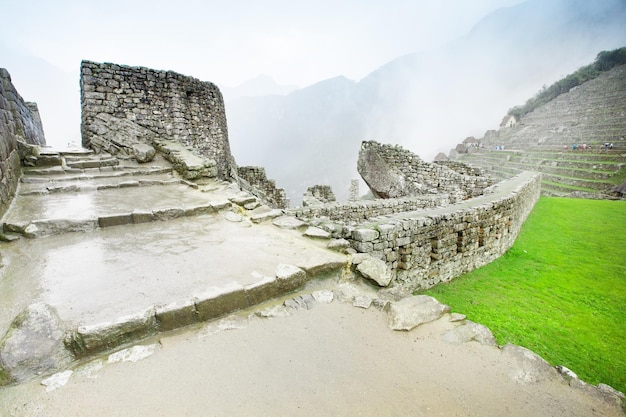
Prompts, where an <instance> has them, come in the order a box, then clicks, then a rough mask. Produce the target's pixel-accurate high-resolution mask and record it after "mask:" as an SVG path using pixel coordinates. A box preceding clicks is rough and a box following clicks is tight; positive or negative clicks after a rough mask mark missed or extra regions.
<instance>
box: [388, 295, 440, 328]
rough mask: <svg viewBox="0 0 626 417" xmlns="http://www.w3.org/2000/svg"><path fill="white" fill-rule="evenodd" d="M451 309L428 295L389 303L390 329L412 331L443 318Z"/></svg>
mask: <svg viewBox="0 0 626 417" xmlns="http://www.w3.org/2000/svg"><path fill="white" fill-rule="evenodd" d="M448 311H450V307H448V306H447V305H444V304H441V303H439V302H438V301H437V300H435V299H434V298H432V297H429V296H427V295H415V296H411V297H407V298H404V299H402V300H400V301H394V302H391V303H389V306H388V308H387V313H388V315H389V327H390V328H391V329H392V330H411V329H414V328H415V327H417V326H419V325H420V324H423V323H428V322H431V321H434V320H437V319H439V318H441V316H443V315H444V314H445V313H447V312H448Z"/></svg>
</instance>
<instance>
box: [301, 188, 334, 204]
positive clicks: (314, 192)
mask: <svg viewBox="0 0 626 417" xmlns="http://www.w3.org/2000/svg"><path fill="white" fill-rule="evenodd" d="M335 201H337V198H336V197H335V193H333V190H332V188H331V187H330V185H314V186H312V187H309V188H308V189H307V190H306V192H305V193H304V195H303V199H302V206H303V207H309V206H316V205H320V204H327V203H333V202H335Z"/></svg>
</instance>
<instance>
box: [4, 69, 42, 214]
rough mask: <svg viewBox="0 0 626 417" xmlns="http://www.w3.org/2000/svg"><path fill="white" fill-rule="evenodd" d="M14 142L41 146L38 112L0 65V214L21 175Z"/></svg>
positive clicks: (17, 152)
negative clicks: (20, 93)
mask: <svg viewBox="0 0 626 417" xmlns="http://www.w3.org/2000/svg"><path fill="white" fill-rule="evenodd" d="M18 143H21V144H28V145H44V144H45V143H46V138H45V136H44V133H43V127H42V125H41V119H40V117H39V111H38V110H37V105H36V104H35V103H26V102H25V101H24V100H23V99H22V97H21V96H20V95H19V93H18V92H17V90H16V89H15V87H14V86H13V83H12V82H11V75H10V74H9V72H8V71H7V70H6V69H4V68H0V217H2V215H3V214H4V212H5V211H6V210H7V208H8V206H9V204H10V202H11V199H12V198H13V196H14V195H15V190H16V189H17V183H18V180H19V177H20V174H21V168H20V152H19V148H18Z"/></svg>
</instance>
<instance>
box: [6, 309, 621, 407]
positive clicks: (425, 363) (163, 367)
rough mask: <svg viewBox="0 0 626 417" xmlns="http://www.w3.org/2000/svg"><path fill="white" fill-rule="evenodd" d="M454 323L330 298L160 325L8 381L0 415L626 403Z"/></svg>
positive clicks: (447, 319)
mask: <svg viewBox="0 0 626 417" xmlns="http://www.w3.org/2000/svg"><path fill="white" fill-rule="evenodd" d="M220 326H221V327H222V328H224V327H234V329H232V330H227V331H226V330H223V331H218V330H219V329H220ZM454 326H455V324H454V323H451V322H450V321H449V316H448V315H446V316H444V317H443V318H442V319H440V320H438V321H436V322H432V323H429V324H425V325H422V326H420V327H418V328H417V329H415V330H413V331H411V332H397V331H392V330H390V329H389V328H388V327H387V325H386V322H385V314H384V313H381V312H380V311H377V310H375V309H374V308H373V307H372V308H370V309H369V310H364V309H360V308H356V307H352V306H351V305H349V304H344V303H340V302H338V301H333V302H332V303H330V304H321V303H315V305H314V308H312V309H311V310H297V311H295V312H293V314H291V315H290V316H286V317H273V318H270V319H265V318H259V317H253V318H250V319H247V318H246V316H245V315H242V316H238V317H236V320H234V319H230V320H227V321H222V322H221V323H215V322H214V323H209V324H205V325H203V326H202V327H197V328H195V329H187V330H185V331H179V332H177V333H169V334H167V333H166V334H163V335H161V337H160V338H159V339H158V340H154V341H152V342H149V343H158V344H157V345H156V346H157V347H158V348H157V350H156V351H155V352H154V354H152V355H151V356H149V357H147V358H145V359H143V360H140V361H137V362H134V363H133V362H121V363H104V364H103V366H102V368H101V369H99V370H98V369H97V368H98V367H99V366H100V365H101V364H102V363H101V361H100V362H93V363H92V364H91V365H92V366H94V365H95V367H94V368H92V371H90V372H89V371H85V370H83V371H79V370H77V371H76V372H75V373H74V374H73V375H72V376H71V377H70V379H69V381H68V383H67V384H66V385H65V386H63V387H61V388H58V389H56V390H53V391H50V392H46V390H45V388H44V387H43V386H41V385H39V381H35V382H33V383H31V384H25V385H21V386H18V387H11V388H4V389H2V390H0V415H3V416H4V415H7V416H48V417H55V416H63V417H71V416H90V417H97V416H106V417H114V416H129V415H132V416H294V415H297V416H524V417H526V416H585V417H587V416H619V415H623V414H621V413H620V412H619V411H618V410H616V409H611V408H610V407H608V406H607V405H606V404H604V403H602V402H600V401H597V400H596V399H593V398H590V397H588V396H586V395H583V394H582V393H581V392H580V391H578V390H575V389H572V388H570V387H569V386H567V385H566V384H564V383H561V382H543V383H538V384H532V385H521V384H519V383H518V382H515V381H514V380H513V379H512V378H511V376H510V374H511V369H512V366H513V365H512V364H511V363H510V359H507V358H506V357H505V356H503V355H502V354H501V352H500V350H499V349H497V348H494V347H488V346H484V345H480V344H478V343H476V342H470V343H465V344H463V345H460V346H456V345H450V344H447V343H445V342H443V341H442V340H441V337H440V335H441V333H442V332H443V331H445V330H447V329H450V328H452V327H454ZM105 359H106V358H105Z"/></svg>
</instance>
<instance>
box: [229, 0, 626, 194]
mask: <svg viewBox="0 0 626 417" xmlns="http://www.w3.org/2000/svg"><path fill="white" fill-rule="evenodd" d="M625 21H626V2H624V1H623V0H605V1H602V2H589V1H585V0H529V1H527V2H524V3H521V4H519V5H517V6H513V7H508V8H503V9H500V10H497V11H496V12H494V13H492V14H490V15H489V16H487V17H485V18H484V19H483V20H482V21H480V22H479V23H478V24H477V25H476V26H475V27H474V28H473V29H472V30H471V31H470V32H469V33H468V34H467V35H466V36H465V37H463V38H461V39H458V40H456V41H454V42H452V43H450V44H448V45H446V46H445V47H443V48H440V49H439V50H435V51H429V52H419V53H414V54H410V55H406V56H404V57H400V58H398V59H396V60H394V61H392V62H389V63H387V64H386V65H384V66H382V67H380V68H379V69H377V70H376V71H374V72H372V73H371V74H369V75H368V76H367V77H365V78H364V79H362V80H360V81H358V82H354V81H351V80H348V79H346V78H344V77H337V78H333V79H329V80H325V81H321V82H319V83H317V84H314V85H312V86H310V87H307V88H304V89H302V90H297V91H294V92H293V93H291V94H289V95H287V96H283V97H281V96H263V97H241V98H239V99H236V100H232V101H230V102H229V103H228V105H227V109H226V111H227V117H228V125H229V137H230V143H231V149H232V150H233V153H234V155H235V158H236V160H237V163H238V164H240V165H261V166H264V167H266V170H267V173H268V176H269V177H271V178H274V179H275V180H276V181H277V185H278V186H280V187H284V188H285V189H286V190H287V193H288V195H289V196H290V198H291V200H292V205H299V204H300V201H301V196H302V193H303V192H304V191H305V190H306V188H307V187H309V186H311V185H314V184H329V185H331V186H332V188H333V190H334V192H335V194H336V195H337V197H338V199H340V200H345V199H346V198H347V193H348V186H349V183H350V179H351V178H356V177H358V174H357V173H356V161H357V155H358V151H359V147H360V143H361V141H363V140H377V141H379V142H383V143H392V144H400V145H402V146H403V147H405V148H407V149H409V150H411V151H413V152H415V153H417V154H418V155H420V156H421V157H422V158H424V159H426V160H432V158H433V157H434V156H435V154H436V153H438V152H440V151H443V152H447V151H448V150H449V149H450V148H453V147H454V146H455V145H456V143H459V142H461V141H462V140H463V139H464V138H465V137H467V136H470V135H474V136H482V134H483V133H484V132H485V130H488V129H495V128H497V126H498V124H499V122H500V120H501V119H502V116H504V114H505V113H506V112H507V110H508V109H509V108H511V107H513V106H514V105H517V104H522V103H524V102H525V101H526V100H527V99H528V98H529V97H531V96H532V95H534V94H535V92H537V91H538V90H539V89H540V88H541V86H542V85H545V84H550V83H552V82H553V81H555V80H557V79H560V78H562V77H563V76H564V75H566V74H568V73H570V72H572V71H574V70H576V69H577V68H578V67H580V66H582V65H585V64H588V63H590V62H592V61H593V59H594V58H595V56H596V55H597V53H598V52H600V51H601V50H610V49H615V48H618V47H621V46H624V45H626V30H624V25H623V22H625ZM361 191H362V193H364V192H365V190H361Z"/></svg>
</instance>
